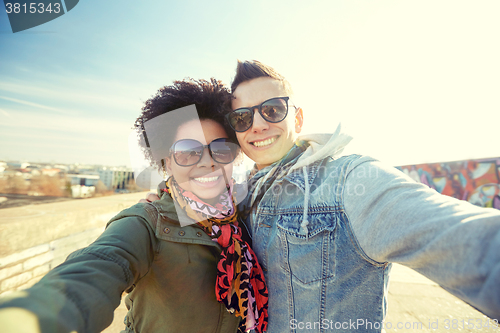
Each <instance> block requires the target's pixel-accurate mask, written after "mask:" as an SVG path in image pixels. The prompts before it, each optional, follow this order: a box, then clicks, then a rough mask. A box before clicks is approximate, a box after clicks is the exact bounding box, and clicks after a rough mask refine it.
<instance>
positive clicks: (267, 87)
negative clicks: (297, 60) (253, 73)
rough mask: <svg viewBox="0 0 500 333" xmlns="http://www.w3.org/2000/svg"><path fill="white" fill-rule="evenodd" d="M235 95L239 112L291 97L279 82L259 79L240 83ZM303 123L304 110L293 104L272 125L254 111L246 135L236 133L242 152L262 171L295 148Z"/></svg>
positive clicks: (233, 107) (233, 102)
mask: <svg viewBox="0 0 500 333" xmlns="http://www.w3.org/2000/svg"><path fill="white" fill-rule="evenodd" d="M233 96H234V100H233V101H232V109H233V110H236V109H239V108H243V107H252V106H254V105H259V104H260V103H262V102H264V101H266V100H268V99H271V98H274V97H286V96H288V95H287V92H286V91H285V89H284V87H283V85H282V83H281V82H280V81H278V80H275V79H272V78H270V77H259V78H256V79H252V80H249V81H245V82H242V83H240V84H239V85H238V87H237V88H236V89H235V90H234V92H233ZM289 104H290V103H289ZM302 121H303V118H302V109H300V108H299V109H297V111H296V110H295V108H294V107H293V106H291V105H289V107H288V114H287V116H286V118H285V119H283V121H281V122H279V123H269V122H267V121H265V120H264V119H263V118H262V116H261V115H260V114H259V112H255V113H254V119H253V125H252V127H251V128H250V129H248V130H247V131H245V132H236V137H237V138H238V142H239V143H240V146H241V149H242V150H243V152H244V153H245V154H246V155H247V156H248V157H249V158H250V159H252V160H253V161H254V162H255V163H256V164H257V168H258V169H259V170H260V169H262V168H263V167H266V166H268V165H271V164H273V163H274V162H276V161H278V160H280V159H281V158H282V157H283V156H285V154H286V153H287V152H288V151H289V150H290V149H291V148H292V147H293V144H294V142H295V140H296V139H297V134H298V133H300V130H301V128H302Z"/></svg>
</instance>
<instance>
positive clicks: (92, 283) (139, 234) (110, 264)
mask: <svg viewBox="0 0 500 333" xmlns="http://www.w3.org/2000/svg"><path fill="white" fill-rule="evenodd" d="M144 207H145V205H143V204H138V205H135V206H133V207H132V208H129V209H127V210H125V211H123V212H121V213H120V214H119V215H118V216H116V217H115V218H113V219H112V223H110V224H109V225H108V227H107V229H106V230H105V231H104V233H103V234H102V235H101V236H100V237H99V238H98V239H97V240H96V241H95V242H94V243H92V244H90V245H89V246H88V247H86V248H83V249H80V250H78V251H76V252H74V253H72V254H71V255H69V256H68V258H67V259H66V261H65V262H64V263H63V264H61V265H59V266H58V267H56V268H54V269H53V270H51V271H50V272H49V273H47V275H46V276H45V277H44V278H43V279H42V280H40V282H38V283H37V284H35V285H34V286H33V287H31V288H29V289H27V290H24V291H21V292H17V293H13V294H11V296H10V297H9V298H5V299H0V318H1V319H2V320H0V322H2V329H1V331H2V332H7V331H5V327H6V326H7V327H12V329H13V331H12V332H15V333H19V332H23V331H22V329H23V326H25V325H28V326H30V327H31V329H30V330H28V331H27V332H42V333H45V332H46V333H55V332H73V331H76V332H78V333H84V332H101V331H102V330H103V329H104V328H105V327H107V326H109V325H110V324H111V322H112V320H113V312H114V310H115V309H116V307H118V305H119V304H120V299H121V295H122V293H123V292H124V291H125V290H126V289H127V288H129V287H130V286H131V285H132V284H134V283H136V282H137V281H138V280H139V279H140V278H141V277H142V276H144V275H145V274H146V273H147V271H148V269H149V267H150V265H151V262H152V260H153V257H154V248H155V246H156V237H155V235H154V230H153V229H152V227H151V226H150V225H149V223H148V222H147V221H146V218H147V217H148V214H147V212H146V210H145V209H144ZM14 308H18V309H17V310H16V309H14ZM21 309H22V310H21ZM30 314H33V315H34V316H32V315H30ZM33 318H35V319H36V321H34V320H33ZM5 320H7V321H5ZM35 323H36V325H38V327H39V330H35V331H33V330H32V328H33V325H34V324H35Z"/></svg>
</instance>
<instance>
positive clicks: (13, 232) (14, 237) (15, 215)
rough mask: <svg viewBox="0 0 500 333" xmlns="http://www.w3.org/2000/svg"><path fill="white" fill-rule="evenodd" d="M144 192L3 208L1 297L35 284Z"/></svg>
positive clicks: (0, 226) (0, 219)
mask: <svg viewBox="0 0 500 333" xmlns="http://www.w3.org/2000/svg"><path fill="white" fill-rule="evenodd" d="M145 196H146V194H145V192H142V193H132V194H120V195H114V196H109V197H102V198H93V199H81V200H72V201H64V202H57V203H50V204H40V205H30V206H23V207H15V208H5V209H1V210H0V296H2V295H5V294H8V293H9V292H12V291H15V290H21V289H25V288H28V287H30V286H32V285H33V284H34V283H36V282H37V281H39V280H40V279H41V278H42V277H43V276H44V275H45V274H46V273H47V272H48V271H49V270H50V269H52V268H53V267H55V266H57V265H59V264H60V263H62V262H63V261H64V260H65V259H66V257H67V256H68V255H69V254H70V253H72V252H73V251H75V250H77V249H79V248H82V247H85V246H87V245H88V244H90V243H91V242H93V241H94V240H95V239H96V238H97V237H98V236H99V235H100V234H101V233H102V231H103V230H104V227H105V225H106V223H107V222H108V221H109V220H110V219H111V218H112V217H113V216H114V215H116V214H117V213H118V212H119V211H121V210H123V209H125V208H127V207H130V206H132V205H134V204H135V203H137V202H138V201H139V199H142V198H144V197H145Z"/></svg>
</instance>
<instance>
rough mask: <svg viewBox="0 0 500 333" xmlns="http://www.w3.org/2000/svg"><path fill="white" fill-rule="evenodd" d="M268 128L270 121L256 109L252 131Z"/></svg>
mask: <svg viewBox="0 0 500 333" xmlns="http://www.w3.org/2000/svg"><path fill="white" fill-rule="evenodd" d="M268 128H269V123H268V122H267V121H266V120H265V119H264V118H262V116H261V115H260V113H259V111H258V110H257V109H255V110H254V113H253V124H252V131H253V132H261V131H265V130H267V129H268Z"/></svg>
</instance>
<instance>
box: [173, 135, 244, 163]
mask: <svg viewBox="0 0 500 333" xmlns="http://www.w3.org/2000/svg"><path fill="white" fill-rule="evenodd" d="M205 148H208V151H209V153H210V156H211V157H212V159H213V160H214V161H215V162H217V163H221V164H228V163H231V162H232V161H234V159H235V158H236V156H237V155H238V152H239V149H240V147H239V146H238V145H237V144H236V143H234V142H233V141H231V140H230V139H227V138H219V139H215V140H213V141H212V142H210V143H209V144H208V145H203V144H202V143H201V142H199V141H197V140H193V139H182V140H179V141H176V142H174V144H173V145H172V147H171V148H170V154H171V155H173V156H174V160H175V163H177V164H178V165H180V166H191V165H194V164H196V163H198V162H199V161H200V160H201V158H202V156H203V152H204V151H205Z"/></svg>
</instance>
